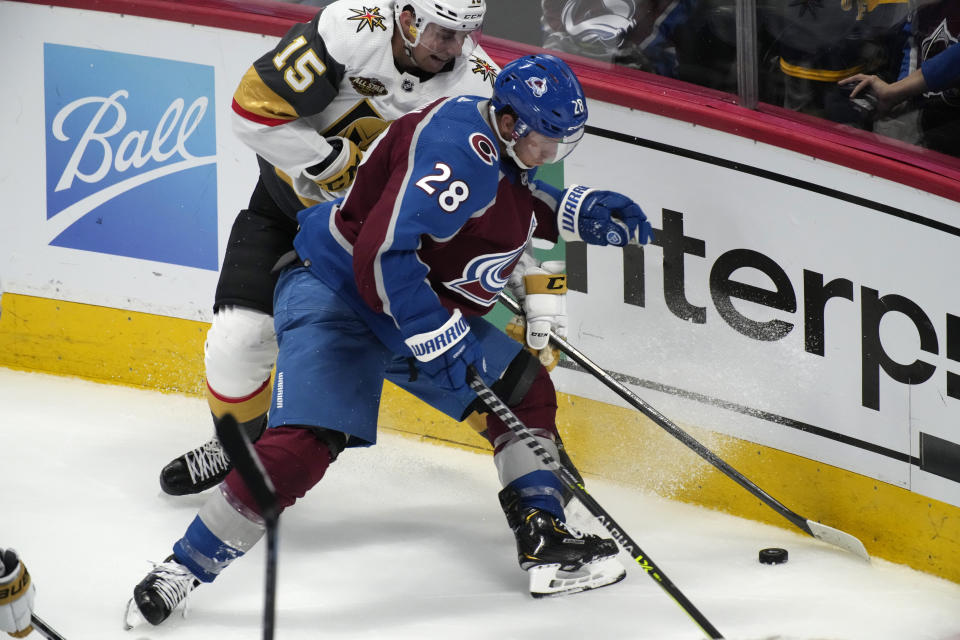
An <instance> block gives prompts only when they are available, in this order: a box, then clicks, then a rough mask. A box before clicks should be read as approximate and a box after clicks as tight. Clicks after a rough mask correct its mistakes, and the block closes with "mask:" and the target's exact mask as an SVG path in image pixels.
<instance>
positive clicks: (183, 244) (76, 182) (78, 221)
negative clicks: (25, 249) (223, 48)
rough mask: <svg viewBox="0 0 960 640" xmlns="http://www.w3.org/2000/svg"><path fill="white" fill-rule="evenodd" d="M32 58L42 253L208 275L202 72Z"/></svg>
mask: <svg viewBox="0 0 960 640" xmlns="http://www.w3.org/2000/svg"><path fill="white" fill-rule="evenodd" d="M43 53H44V59H43V76H44V109H45V114H44V122H45V136H44V137H45V144H46V220H47V222H46V225H47V228H46V230H47V231H48V232H49V233H47V234H46V235H47V238H48V244H50V245H52V246H57V247H66V248H70V249H79V250H84V251H92V252H97V253H104V254H109V255H115V256H124V257H128V258H137V259H142V260H152V261H157V262H163V263H168V264H175V265H181V266H186V267H194V268H198V269H207V270H214V271H215V270H216V269H217V267H218V265H217V164H216V151H217V145H216V127H215V119H214V69H213V67H211V66H208V65H202V64H194V63H187V62H179V61H175V60H164V59H160V58H151V57H145V56H138V55H130V54H125V53H115V52H110V51H102V50H96V49H87V48H82V47H72V46H64V45H58V44H51V43H46V44H44V47H43Z"/></svg>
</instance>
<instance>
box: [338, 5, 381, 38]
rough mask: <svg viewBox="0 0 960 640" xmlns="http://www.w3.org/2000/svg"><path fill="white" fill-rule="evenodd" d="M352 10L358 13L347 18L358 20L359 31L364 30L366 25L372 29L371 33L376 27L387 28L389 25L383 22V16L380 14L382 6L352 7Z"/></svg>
mask: <svg viewBox="0 0 960 640" xmlns="http://www.w3.org/2000/svg"><path fill="white" fill-rule="evenodd" d="M350 11H353V13H355V14H356V15H353V16H351V17H349V18H347V20H355V21H356V22H357V31H356V32H357V33H360V32H361V31H363V29H364V27H366V28H368V29H370V33H373V30H374V29H380V30H381V31H386V30H387V25H385V24H384V23H383V16H382V15H380V7H373V8H367V7H363V8H362V9H350Z"/></svg>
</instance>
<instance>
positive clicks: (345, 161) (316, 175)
mask: <svg viewBox="0 0 960 640" xmlns="http://www.w3.org/2000/svg"><path fill="white" fill-rule="evenodd" d="M327 142H329V143H330V146H331V147H332V149H333V150H332V151H331V152H330V154H329V155H327V157H326V158H324V159H323V160H322V161H320V162H319V163H317V164H315V165H313V166H312V167H309V168H307V169H304V170H303V175H304V176H306V177H307V178H310V179H311V180H313V181H314V182H316V183H317V186H319V187H320V188H321V189H323V190H324V191H326V192H327V193H330V194H333V195H335V196H337V197H340V196H343V195H344V194H345V193H346V190H347V188H348V187H349V186H350V185H351V184H353V179H354V178H356V177H357V167H359V166H360V160H361V159H363V152H362V151H360V148H359V147H358V146H357V145H356V144H355V143H354V142H353V141H352V140H348V139H347V138H327Z"/></svg>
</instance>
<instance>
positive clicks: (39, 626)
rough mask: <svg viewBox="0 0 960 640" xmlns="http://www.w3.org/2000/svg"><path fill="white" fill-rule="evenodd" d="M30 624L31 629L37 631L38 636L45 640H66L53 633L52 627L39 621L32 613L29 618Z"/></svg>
mask: <svg viewBox="0 0 960 640" xmlns="http://www.w3.org/2000/svg"><path fill="white" fill-rule="evenodd" d="M30 622H31V623H32V624H33V628H34V629H36V630H37V631H39V632H40V635H42V636H43V637H44V638H46V639H47V640H66V638H64V637H63V636H62V635H60V634H59V633H57V632H56V631H54V629H53V627H51V626H50V625H48V624H47V623H46V622H44V621H43V620H41V619H40V618H39V617H38V616H37V614H35V613H34V614H32V615H31V616H30Z"/></svg>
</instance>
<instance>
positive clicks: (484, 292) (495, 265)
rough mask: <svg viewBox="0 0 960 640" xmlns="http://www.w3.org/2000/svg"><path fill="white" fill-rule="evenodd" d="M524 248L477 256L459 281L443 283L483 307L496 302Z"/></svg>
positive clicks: (465, 269)
mask: <svg viewBox="0 0 960 640" xmlns="http://www.w3.org/2000/svg"><path fill="white" fill-rule="evenodd" d="M523 249H524V246H521V247H520V248H518V249H514V250H513V251H510V252H507V253H493V254H487V255H484V256H477V257H476V258H474V259H473V260H471V261H470V263H469V264H467V266H466V267H465V268H464V270H463V277H462V278H460V279H459V280H453V281H451V282H444V283H443V284H444V285H446V286H447V287H448V288H449V289H453V290H454V291H456V292H457V293H459V294H460V295H462V296H463V297H465V298H467V299H468V300H472V301H473V302H476V303H478V304H481V305H483V306H485V307H489V306H491V305H492V304H493V303H494V302H496V299H497V294H498V293H500V291H501V290H502V289H503V288H504V287H505V286H507V280H508V279H509V278H510V273H511V272H512V271H513V267H514V266H515V265H516V264H517V262H518V261H519V260H520V255H521V254H522V253H523Z"/></svg>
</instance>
